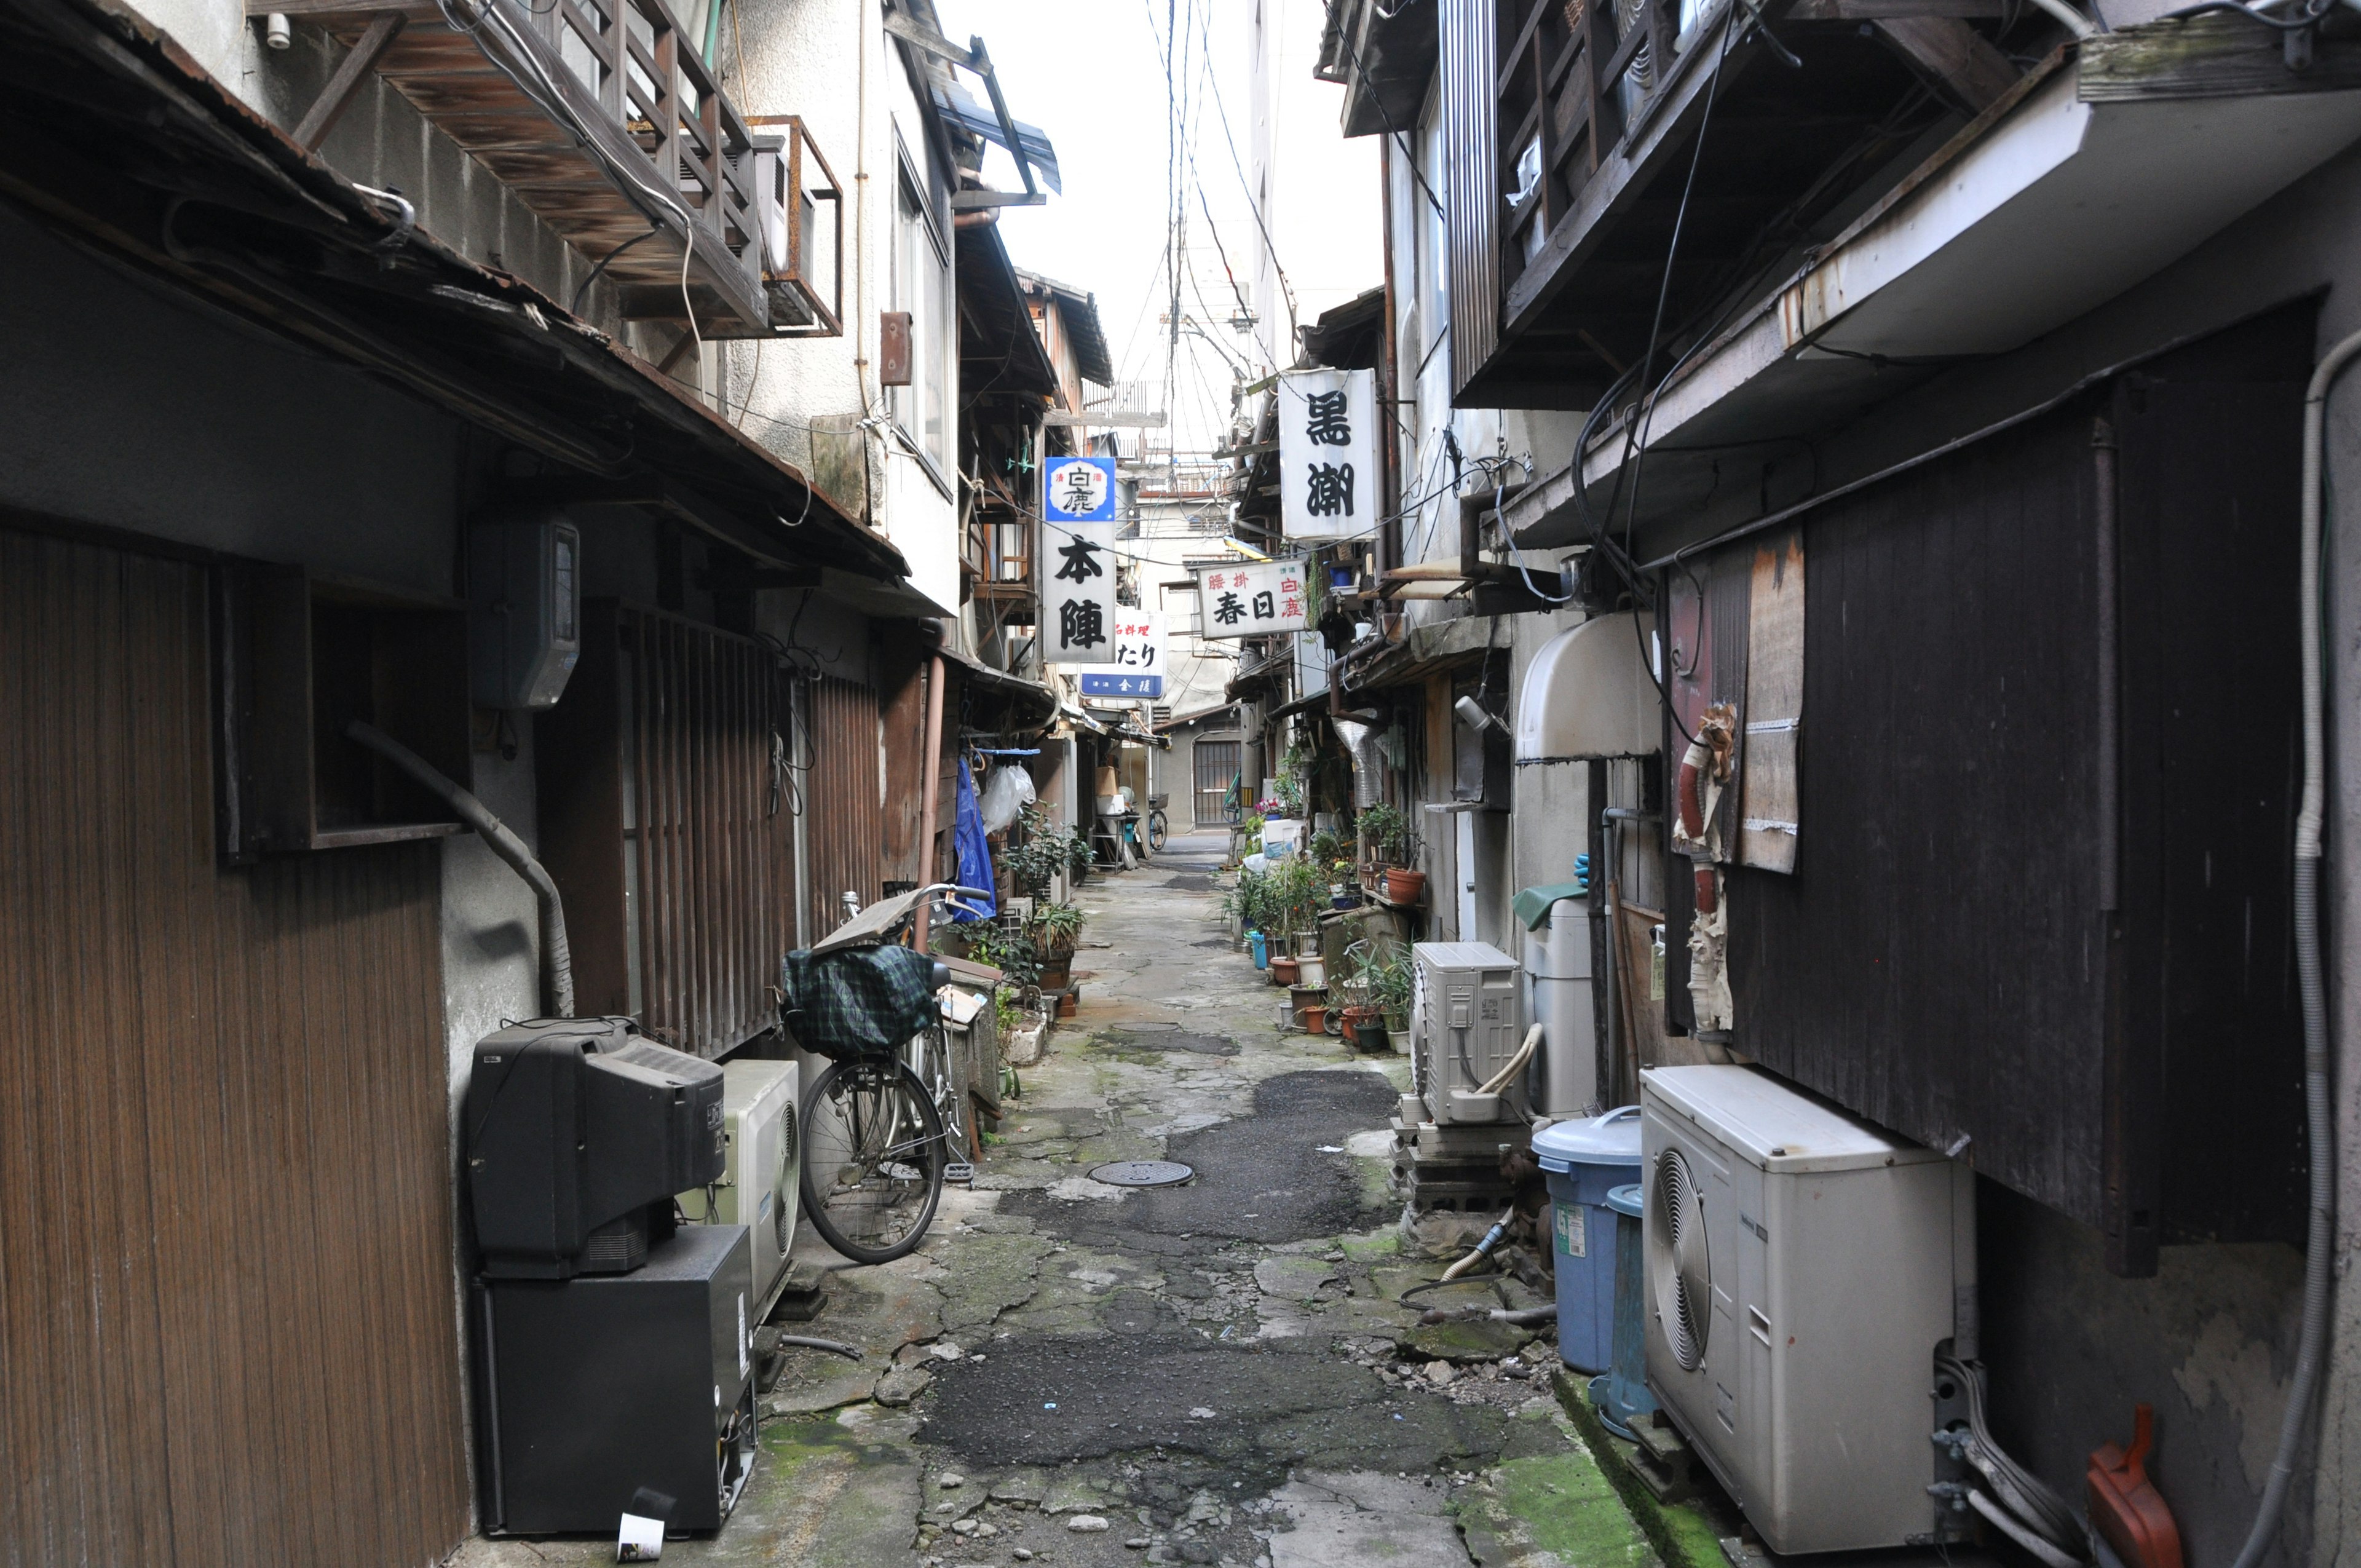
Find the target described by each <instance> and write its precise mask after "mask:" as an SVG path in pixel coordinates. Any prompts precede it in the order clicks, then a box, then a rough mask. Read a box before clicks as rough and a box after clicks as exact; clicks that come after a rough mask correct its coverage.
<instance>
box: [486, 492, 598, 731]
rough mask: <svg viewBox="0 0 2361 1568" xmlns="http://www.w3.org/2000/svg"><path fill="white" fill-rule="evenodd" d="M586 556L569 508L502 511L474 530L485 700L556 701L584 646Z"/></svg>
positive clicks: (494, 703) (517, 705)
mask: <svg viewBox="0 0 2361 1568" xmlns="http://www.w3.org/2000/svg"><path fill="white" fill-rule="evenodd" d="M581 562H582V532H581V530H580V529H579V528H577V526H576V525H575V524H574V523H573V522H572V521H570V520H568V519H567V517H566V514H565V513H564V512H561V511H534V512H526V513H522V514H521V515H517V516H511V517H504V518H500V519H496V520H494V521H489V522H482V523H478V524H477V525H476V527H475V529H474V530H473V531H472V532H470V533H469V535H468V538H467V587H468V590H469V597H470V598H472V600H473V601H474V608H473V610H472V612H471V614H470V616H469V626H470V628H471V634H470V637H469V640H468V644H469V645H468V663H469V665H470V666H471V668H472V670H473V677H472V685H473V686H474V696H475V703H476V706H477V707H498V708H509V709H531V708H543V707H555V705H556V703H557V699H558V696H560V695H561V694H562V693H563V692H564V691H565V690H566V680H567V678H568V677H569V676H571V675H572V674H574V662H575V660H576V659H577V657H579V656H580V654H581V652H582V574H581Z"/></svg>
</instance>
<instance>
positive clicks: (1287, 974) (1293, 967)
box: [1270, 957, 1303, 985]
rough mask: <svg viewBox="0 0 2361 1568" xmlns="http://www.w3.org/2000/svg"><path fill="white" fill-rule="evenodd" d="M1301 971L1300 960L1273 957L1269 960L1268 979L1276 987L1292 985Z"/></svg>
mask: <svg viewBox="0 0 2361 1568" xmlns="http://www.w3.org/2000/svg"><path fill="white" fill-rule="evenodd" d="M1302 970H1303V965H1302V962H1301V959H1290V958H1279V957H1274V958H1272V959H1271V960H1270V978H1271V981H1272V983H1274V984H1277V985H1293V984H1294V983H1295V981H1296V977H1297V976H1298V975H1300V974H1301V972H1302Z"/></svg>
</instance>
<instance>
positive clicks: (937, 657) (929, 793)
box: [910, 621, 949, 953]
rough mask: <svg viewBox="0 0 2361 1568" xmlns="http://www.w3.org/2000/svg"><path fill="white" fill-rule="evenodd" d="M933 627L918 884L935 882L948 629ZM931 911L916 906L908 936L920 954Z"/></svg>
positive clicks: (931, 907)
mask: <svg viewBox="0 0 2361 1568" xmlns="http://www.w3.org/2000/svg"><path fill="white" fill-rule="evenodd" d="M934 625H935V642H936V651H935V652H933V653H931V654H930V655H928V659H927V730H926V739H925V740H922V741H921V742H920V743H919V745H920V754H919V758H918V766H919V767H921V768H923V769H924V770H925V772H924V773H922V774H921V775H920V780H919V784H918V800H919V806H918V882H919V883H920V884H921V885H924V884H925V883H930V882H932V881H934V880H935V869H936V863H935V823H936V820H937V817H938V815H939V811H940V808H941V805H942V802H941V799H940V788H941V784H942V773H943V766H942V764H943V757H942V752H943V655H942V652H941V644H942V641H943V639H944V635H945V633H946V631H947V630H949V629H948V627H946V626H945V625H944V624H943V623H942V622H940V621H938V622H935V623H934ZM933 911H934V900H932V899H931V898H930V899H928V900H927V901H926V902H924V903H922V904H920V905H918V916H917V924H916V925H915V926H914V927H912V929H911V933H910V946H912V947H913V948H917V950H918V951H920V952H922V953H923V952H925V951H926V950H927V919H928V916H929V915H931V914H932V913H933Z"/></svg>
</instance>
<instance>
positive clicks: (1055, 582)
mask: <svg viewBox="0 0 2361 1568" xmlns="http://www.w3.org/2000/svg"><path fill="white" fill-rule="evenodd" d="M1041 518H1042V523H1041V548H1040V552H1039V554H1038V557H1037V559H1038V560H1039V561H1040V562H1041V566H1042V577H1041V612H1042V618H1043V619H1042V624H1041V650H1042V657H1043V658H1044V659H1045V660H1047V661H1048V662H1049V663H1053V664H1104V663H1106V662H1107V661H1108V660H1109V659H1110V658H1112V657H1113V656H1114V645H1115V619H1116V614H1117V609H1118V607H1117V606H1116V604H1115V459H1114V458H1112V457H1053V458H1051V459H1050V460H1049V462H1047V463H1045V464H1043V465H1042V466H1041Z"/></svg>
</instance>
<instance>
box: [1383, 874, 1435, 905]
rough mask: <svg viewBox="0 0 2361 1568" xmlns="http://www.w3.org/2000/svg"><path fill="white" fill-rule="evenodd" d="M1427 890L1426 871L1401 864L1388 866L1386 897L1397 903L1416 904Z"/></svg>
mask: <svg viewBox="0 0 2361 1568" xmlns="http://www.w3.org/2000/svg"><path fill="white" fill-rule="evenodd" d="M1425 892H1426V873H1425V872H1413V871H1406V870H1404V869H1403V868H1402V867H1400V866H1388V867H1387V868H1386V897H1387V898H1388V899H1389V900H1391V901H1392V902H1393V903H1396V904H1416V903H1417V902H1418V901H1419V898H1420V896H1421V895H1422V894H1424V893H1425Z"/></svg>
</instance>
